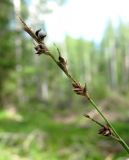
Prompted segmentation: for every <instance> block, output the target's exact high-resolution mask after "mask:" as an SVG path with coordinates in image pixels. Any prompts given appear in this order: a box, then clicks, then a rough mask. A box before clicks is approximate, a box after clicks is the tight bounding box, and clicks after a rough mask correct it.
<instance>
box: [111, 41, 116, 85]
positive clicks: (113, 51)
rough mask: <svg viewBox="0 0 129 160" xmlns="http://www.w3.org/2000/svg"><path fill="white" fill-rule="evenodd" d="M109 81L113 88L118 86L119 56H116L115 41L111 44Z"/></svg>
mask: <svg viewBox="0 0 129 160" xmlns="http://www.w3.org/2000/svg"><path fill="white" fill-rule="evenodd" d="M109 48H110V50H109V54H110V56H109V82H110V86H111V87H112V88H116V87H117V62H116V60H117V57H116V49H115V42H114V41H111V42H110V46H109Z"/></svg>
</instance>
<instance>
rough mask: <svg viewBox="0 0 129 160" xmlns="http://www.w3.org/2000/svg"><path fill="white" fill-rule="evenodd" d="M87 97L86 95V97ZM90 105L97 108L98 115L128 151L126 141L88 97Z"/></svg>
mask: <svg viewBox="0 0 129 160" xmlns="http://www.w3.org/2000/svg"><path fill="white" fill-rule="evenodd" d="M86 98H87V97H86ZM88 100H89V101H90V103H91V104H92V106H93V107H94V108H95V109H96V110H97V112H98V113H99V114H100V116H101V117H102V118H103V119H104V121H105V122H106V123H107V124H108V126H109V127H110V128H111V129H112V131H113V133H114V134H115V136H116V137H117V138H118V139H119V143H120V144H121V145H122V146H123V147H124V149H125V150H126V151H127V152H128V153H129V146H128V145H127V144H126V142H125V141H124V140H123V139H122V138H121V137H120V135H119V134H118V133H117V131H116V130H115V128H114V127H113V125H112V124H111V123H110V122H109V121H108V120H107V118H106V117H105V116H104V115H103V113H102V112H101V111H100V110H99V108H98V106H97V105H96V104H95V102H94V101H93V100H92V99H91V98H88Z"/></svg>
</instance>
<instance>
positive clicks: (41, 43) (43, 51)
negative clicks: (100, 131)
mask: <svg viewBox="0 0 129 160" xmlns="http://www.w3.org/2000/svg"><path fill="white" fill-rule="evenodd" d="M19 19H20V21H21V23H22V25H23V29H24V31H26V32H27V33H28V34H29V35H30V36H31V37H32V38H33V39H34V40H35V41H36V42H37V44H38V46H37V47H38V48H37V47H36V48H35V49H36V51H37V53H36V54H39V55H40V54H45V55H48V56H50V57H51V58H52V60H53V61H54V62H55V63H56V64H57V65H58V67H59V68H60V69H61V70H62V71H63V72H64V73H65V74H66V76H67V77H68V78H69V79H70V80H71V81H72V82H73V83H74V86H75V87H76V91H77V93H79V94H80V95H83V96H85V98H86V99H88V101H89V102H90V103H91V104H92V106H93V107H94V108H95V109H96V111H97V112H98V113H99V115H100V116H101V117H102V119H103V120H104V121H105V122H106V124H107V125H108V126H109V127H110V129H111V130H112V132H113V134H114V135H113V137H114V138H115V139H116V140H117V141H118V142H119V143H120V144H121V145H122V146H123V148H124V149H125V150H126V151H127V152H128V153H129V146H128V145H127V144H126V142H125V141H124V140H123V139H122V138H121V137H120V135H119V134H118V133H117V131H116V130H115V128H114V127H113V126H112V124H111V123H110V122H109V121H108V120H107V118H106V117H105V116H104V114H103V113H102V112H101V111H100V110H99V108H98V106H97V105H96V103H95V102H94V101H93V99H92V98H91V97H90V96H89V94H88V92H87V88H86V86H85V87H84V88H82V87H81V86H80V84H79V83H78V82H77V81H76V80H75V79H74V78H73V77H72V76H71V75H70V74H69V72H68V70H67V67H66V63H65V60H64V58H63V57H62V56H61V55H60V51H59V49H58V48H57V50H58V53H59V60H58V61H57V60H56V58H55V57H54V56H53V55H52V54H51V52H50V51H49V50H48V49H47V47H46V46H45V44H44V41H41V37H38V36H37V35H35V33H34V32H33V31H32V30H31V29H30V28H29V27H28V26H27V25H26V23H25V22H24V21H23V20H22V18H20V17H19ZM38 32H39V30H38ZM98 124H99V123H98ZM99 125H100V124H99Z"/></svg>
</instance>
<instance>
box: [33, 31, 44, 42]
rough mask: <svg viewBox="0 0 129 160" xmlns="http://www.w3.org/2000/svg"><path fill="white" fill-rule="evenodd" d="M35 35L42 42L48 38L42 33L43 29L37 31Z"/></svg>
mask: <svg viewBox="0 0 129 160" xmlns="http://www.w3.org/2000/svg"><path fill="white" fill-rule="evenodd" d="M35 35H36V36H37V37H38V39H40V40H41V41H42V40H44V38H45V37H46V36H47V35H46V34H45V33H42V32H41V29H39V30H37V31H36V32H35Z"/></svg>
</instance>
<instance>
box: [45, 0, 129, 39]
mask: <svg viewBox="0 0 129 160" xmlns="http://www.w3.org/2000/svg"><path fill="white" fill-rule="evenodd" d="M49 7H50V8H53V9H54V12H53V13H52V14H49V15H46V16H44V15H43V18H44V19H45V22H46V27H47V33H48V37H49V39H51V41H54V42H55V41H62V40H63V38H64V36H65V34H69V35H71V36H72V37H74V38H78V37H83V38H85V39H88V40H94V41H97V42H98V41H100V39H101V37H102V34H103V32H104V29H105V27H106V24H107V22H108V21H109V19H111V20H112V22H113V24H114V25H115V26H116V25H117V24H118V23H119V20H120V18H121V19H122V21H123V22H129V0H68V2H67V4H66V5H64V6H62V7H59V6H57V5H56V4H55V3H54V2H49Z"/></svg>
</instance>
